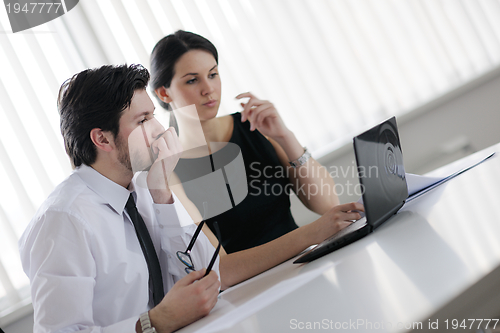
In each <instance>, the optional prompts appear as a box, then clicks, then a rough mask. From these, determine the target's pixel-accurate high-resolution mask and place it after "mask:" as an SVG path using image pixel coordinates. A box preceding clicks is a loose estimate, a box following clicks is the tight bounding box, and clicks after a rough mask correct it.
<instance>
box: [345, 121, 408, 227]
mask: <svg viewBox="0 0 500 333" xmlns="http://www.w3.org/2000/svg"><path fill="white" fill-rule="evenodd" d="M354 151H355V154H356V162H357V164H358V176H359V182H360V184H361V186H362V189H363V203H364V206H365V213H366V218H367V222H368V223H369V224H370V225H372V227H373V228H376V227H378V226H379V225H380V224H381V223H383V222H384V221H385V220H386V219H387V218H389V217H390V216H391V215H393V214H394V213H396V212H397V211H398V210H399V208H401V206H402V205H403V204H404V201H405V200H406V198H407V197H408V189H407V186H406V177H405V170H404V165H403V153H402V151H401V144H400V142H399V134H398V128H397V124H396V118H395V117H392V118H390V119H389V120H386V121H385V122H383V123H381V124H380V125H378V126H375V127H373V128H371V129H370V130H368V131H366V132H364V133H362V134H360V135H358V136H356V137H355V138H354Z"/></svg>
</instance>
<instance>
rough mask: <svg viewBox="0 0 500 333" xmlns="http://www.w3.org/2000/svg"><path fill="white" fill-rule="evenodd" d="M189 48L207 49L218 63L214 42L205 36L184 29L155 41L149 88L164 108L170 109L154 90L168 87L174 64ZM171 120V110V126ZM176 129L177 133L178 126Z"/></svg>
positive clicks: (151, 59)
mask: <svg viewBox="0 0 500 333" xmlns="http://www.w3.org/2000/svg"><path fill="white" fill-rule="evenodd" d="M190 50H204V51H208V52H209V53H211V54H212V55H213V56H214V58H215V62H216V63H219V55H218V53H217V49H216V48H215V46H214V44H212V43H211V42H210V41H209V40H208V39H206V38H205V37H202V36H200V35H197V34H194V33H192V32H189V31H184V30H177V31H176V32H175V33H173V34H170V35H168V36H166V37H163V38H162V39H160V41H159V42H158V43H156V45H155V47H154V48H153V51H152V52H151V58H150V62H151V67H150V68H151V90H152V91H153V95H154V96H155V97H156V98H157V100H158V102H159V104H160V105H161V106H162V107H163V108H164V109H166V110H169V111H171V110H172V108H171V107H170V105H168V103H165V102H163V101H162V100H160V99H159V98H158V96H157V95H156V93H154V91H155V90H156V89H158V88H160V87H166V88H169V87H170V84H171V83H172V78H173V77H174V75H175V72H174V67H175V64H176V63H177V61H178V60H179V59H180V57H182V55H184V53H186V52H188V51H190ZM172 121H174V123H175V117H173V112H172V113H171V114H170V125H171V126H173V124H172ZM174 127H176V126H174ZM176 130H177V133H179V131H178V128H176Z"/></svg>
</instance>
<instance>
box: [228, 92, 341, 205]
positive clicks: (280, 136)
mask: <svg viewBox="0 0 500 333" xmlns="http://www.w3.org/2000/svg"><path fill="white" fill-rule="evenodd" d="M245 97H248V98H250V99H249V100H248V102H247V103H246V104H244V103H241V106H242V107H243V111H242V112H241V120H242V121H246V120H248V121H249V122H250V130H251V131H253V130H255V129H258V130H259V132H261V133H262V134H263V135H264V136H266V138H267V139H268V140H269V141H270V142H271V144H272V145H273V147H274V149H275V150H276V153H277V154H278V158H279V160H280V162H281V165H282V166H283V167H284V168H286V170H287V174H288V175H289V180H290V182H291V183H292V186H293V188H294V192H295V193H296V194H297V196H298V197H299V199H300V200H301V201H302V203H303V204H304V205H305V206H306V207H307V208H309V209H310V210H312V211H314V212H315V213H318V214H321V215H322V214H324V213H326V212H327V211H328V210H329V209H330V208H332V207H333V206H336V205H338V204H339V199H338V196H337V194H336V192H335V183H334V181H333V179H332V177H331V176H330V174H329V173H328V171H327V170H326V168H325V167H323V166H322V165H321V164H319V163H318V162H317V161H315V160H314V159H313V158H309V160H308V161H307V163H306V164H304V165H301V166H299V167H297V168H292V167H291V166H290V163H289V162H290V161H295V160H296V159H298V158H299V157H300V156H302V154H304V148H303V147H302V145H300V143H299V141H298V140H297V138H296V137H295V135H294V134H293V132H292V131H290V130H289V129H288V128H287V127H286V125H285V123H284V122H283V120H282V119H281V117H280V115H279V113H278V111H277V110H276V108H275V107H274V105H273V104H272V103H271V102H269V101H264V100H260V99H258V98H256V97H255V96H254V95H253V94H251V93H244V94H240V95H238V96H236V98H245Z"/></svg>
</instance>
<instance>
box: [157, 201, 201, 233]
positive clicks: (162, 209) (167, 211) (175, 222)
mask: <svg viewBox="0 0 500 333" xmlns="http://www.w3.org/2000/svg"><path fill="white" fill-rule="evenodd" d="M172 198H173V199H174V203H172V204H156V203H153V209H154V212H155V215H156V221H157V222H158V224H159V225H161V226H163V227H166V228H183V227H186V226H188V225H191V224H194V222H193V219H192V218H191V216H190V215H189V214H188V212H187V210H186V208H184V206H183V205H182V203H181V202H180V200H179V199H178V198H177V196H176V195H175V194H174V193H173V192H172Z"/></svg>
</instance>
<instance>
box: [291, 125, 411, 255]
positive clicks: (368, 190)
mask: <svg viewBox="0 0 500 333" xmlns="http://www.w3.org/2000/svg"><path fill="white" fill-rule="evenodd" d="M353 143H354V153H355V155H356V163H357V166H358V177H359V183H360V184H361V188H362V189H363V194H362V195H363V204H364V206H365V216H364V217H362V218H361V219H359V220H357V221H355V222H353V223H352V224H350V225H349V226H347V227H346V228H344V229H342V230H341V231H339V232H338V233H336V234H335V235H333V236H332V237H330V238H328V239H326V240H325V241H323V242H322V243H320V244H318V245H316V246H315V247H314V248H312V249H311V250H309V251H307V252H305V253H304V254H303V255H301V256H300V257H299V258H297V259H296V260H295V261H294V262H293V263H294V264H300V263H305V262H309V261H312V260H315V259H318V258H319V257H322V256H324V255H325V254H328V253H330V252H333V251H335V250H338V249H340V248H342V247H344V246H346V245H349V244H351V243H353V242H355V241H357V240H358V239H360V238H363V237H364V236H366V235H368V234H369V233H371V232H373V231H374V230H375V229H377V228H378V227H379V226H381V225H382V224H383V223H384V222H385V221H387V220H388V219H389V218H390V217H391V216H392V215H394V214H396V213H397V212H398V210H399V209H400V208H401V207H402V206H403V205H404V203H405V200H406V199H407V198H408V188H407V185H406V176H405V170H404V166H403V152H402V151H401V145H400V143H399V134H398V127H397V124H396V118H395V117H392V118H390V119H388V120H386V121H384V122H383V123H381V124H379V125H377V126H375V127H373V128H371V129H369V130H368V131H366V132H364V133H362V134H360V135H358V136H356V137H354V139H353Z"/></svg>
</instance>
